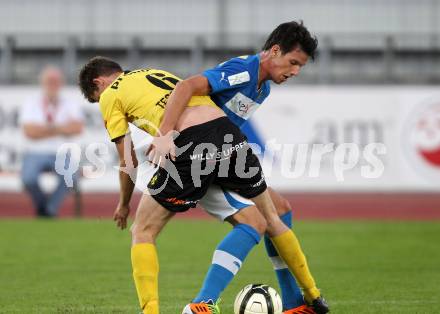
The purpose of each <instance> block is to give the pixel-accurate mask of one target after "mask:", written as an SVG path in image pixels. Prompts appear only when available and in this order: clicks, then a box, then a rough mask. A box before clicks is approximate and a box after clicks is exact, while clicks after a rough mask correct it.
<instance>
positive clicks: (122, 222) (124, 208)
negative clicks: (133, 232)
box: [113, 203, 130, 230]
mask: <svg viewBox="0 0 440 314" xmlns="http://www.w3.org/2000/svg"><path fill="white" fill-rule="evenodd" d="M129 214H130V207H129V206H128V205H122V204H120V203H119V204H118V207H116V210H115V213H114V214H113V220H114V221H116V225H117V226H118V228H121V230H124V229H125V228H127V218H128V215H129Z"/></svg>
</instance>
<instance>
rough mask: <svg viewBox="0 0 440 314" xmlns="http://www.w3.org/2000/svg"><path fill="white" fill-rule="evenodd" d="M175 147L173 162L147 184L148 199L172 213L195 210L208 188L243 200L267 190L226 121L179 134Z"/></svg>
mask: <svg viewBox="0 0 440 314" xmlns="http://www.w3.org/2000/svg"><path fill="white" fill-rule="evenodd" d="M175 144H176V155H177V156H176V160H175V161H171V160H169V159H167V162H166V164H165V166H164V167H163V168H162V167H161V168H159V169H158V170H157V171H156V173H155V174H154V175H153V177H152V178H151V180H150V182H149V184H148V189H149V193H150V194H151V196H152V197H153V198H154V199H155V200H156V201H157V202H158V203H160V204H161V205H162V206H163V207H165V208H166V209H168V210H170V211H172V212H183V211H186V210H188V209H189V208H191V207H195V206H196V205H197V202H198V201H199V200H200V199H201V198H202V197H203V196H204V195H205V194H206V192H207V190H208V188H209V186H210V185H211V184H217V185H220V186H221V187H222V188H224V189H228V190H231V191H234V192H236V193H238V194H239V195H241V196H243V197H245V198H252V197H255V196H257V195H259V194H261V193H263V192H264V191H265V190H266V188H267V186H266V182H265V180H264V175H263V171H262V169H261V165H260V162H259V160H258V158H257V156H255V155H254V153H253V152H252V149H251V148H250V147H249V145H248V143H247V140H246V137H245V136H244V135H243V134H242V133H241V131H240V129H239V128H238V127H237V126H236V125H235V124H233V123H232V122H231V121H230V120H229V119H228V118H226V117H222V118H218V119H215V120H212V121H209V122H206V123H203V124H199V125H195V126H192V127H189V128H187V129H185V130H183V131H182V132H181V133H180V135H179V136H178V137H177V138H176V140H175Z"/></svg>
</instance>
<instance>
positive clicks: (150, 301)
mask: <svg viewBox="0 0 440 314" xmlns="http://www.w3.org/2000/svg"><path fill="white" fill-rule="evenodd" d="M131 265H132V267H133V278H134V283H135V284H136V291H137V294H138V298H139V304H140V305H141V309H142V311H143V312H142V313H144V314H159V287H158V286H159V285H158V277H159V261H158V258H157V252H156V247H155V246H154V245H153V244H151V243H139V244H135V245H133V246H132V248H131Z"/></svg>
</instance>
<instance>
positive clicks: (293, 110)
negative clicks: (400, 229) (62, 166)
mask: <svg viewBox="0 0 440 314" xmlns="http://www.w3.org/2000/svg"><path fill="white" fill-rule="evenodd" d="M37 93H38V88H37V87H10V86H3V87H0V192H1V191H19V190H20V189H21V184H20V180H19V177H18V171H19V169H20V160H21V153H22V151H23V147H24V138H23V136H22V134H21V132H20V129H19V127H18V123H17V112H18V110H19V106H20V105H21V104H22V103H23V102H24V101H25V100H26V99H27V98H29V97H32V96H33V95H36V94H37ZM65 95H66V96H68V97H71V98H73V99H77V100H78V101H79V102H81V103H82V104H83V106H84V111H85V116H86V122H87V126H86V131H85V133H84V134H83V135H82V136H80V137H78V138H76V139H74V140H75V141H76V142H77V143H79V144H80V146H81V148H80V151H81V160H82V161H81V169H82V172H83V175H84V179H83V180H82V181H81V184H82V187H83V191H84V192H87V191H114V190H117V188H118V176H117V170H116V169H115V166H116V165H117V164H118V162H117V156H116V153H115V149H114V147H113V144H112V143H111V142H109V140H108V138H107V134H106V132H105V130H104V125H103V122H102V120H101V118H100V115H99V111H98V106H97V105H96V104H89V103H86V102H85V101H84V100H83V98H82V97H81V95H80V94H79V92H78V90H77V89H76V88H74V87H69V88H67V89H66V90H65ZM244 107H245V108H246V106H244ZM252 124H253V126H254V127H255V129H256V131H257V133H258V134H259V135H260V138H261V139H262V140H263V142H265V143H271V145H268V146H267V150H266V153H265V154H264V156H261V157H262V160H263V164H264V167H265V173H266V176H267V181H268V182H269V183H270V184H271V185H273V186H275V187H277V188H279V189H282V190H285V191H329V192H332V191H366V192H400V191H417V192H419V191H420V192H423V191H440V92H439V91H438V90H437V89H436V88H433V87H414V86H404V87H388V86H387V87H379V86H376V87H372V86H368V87H352V86H338V87H317V88H316V87H305V86H299V87H273V89H272V95H271V96H270V97H269V98H268V100H267V101H266V102H265V103H264V105H263V106H262V108H260V109H259V110H258V111H257V112H256V113H255V115H254V119H253V121H252ZM134 137H135V138H136V141H137V142H143V143H145V141H144V139H148V136H147V135H146V134H145V133H143V132H136V133H135V134H134ZM72 140H73V139H72ZM274 143H275V144H276V145H273V144H274ZM277 146H278V149H277ZM142 150H143V147H139V148H138V150H137V151H138V152H139V155H141V152H142ZM90 156H92V158H90ZM93 156H98V157H99V158H98V161H97V160H93ZM141 160H142V158H141ZM143 173H146V175H141V176H140V178H139V180H140V181H143V182H139V184H140V185H139V186H144V185H145V181H146V177H147V176H148V175H149V174H151V173H149V172H148V169H147V170H145V169H144V170H143ZM44 180H45V182H47V184H48V185H50V184H51V178H50V177H49V178H44Z"/></svg>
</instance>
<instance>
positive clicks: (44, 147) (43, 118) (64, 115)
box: [20, 94, 84, 154]
mask: <svg viewBox="0 0 440 314" xmlns="http://www.w3.org/2000/svg"><path fill="white" fill-rule="evenodd" d="M49 111H50V112H49ZM48 115H49V116H50V118H49V119H48ZM83 119H84V117H83V113H82V110H81V106H80V104H78V103H76V102H74V101H71V100H69V99H67V98H66V97H63V96H62V95H61V96H60V98H59V102H58V104H57V106H56V107H55V106H53V105H49V106H48V105H46V104H45V100H44V97H43V95H41V94H40V95H36V96H34V97H32V98H30V99H28V101H26V102H25V103H24V105H23V106H22V107H21V110H20V124H21V125H23V124H26V123H35V124H41V125H48V124H49V122H48V120H51V123H52V124H53V125H63V124H64V123H66V122H67V121H71V120H75V121H83ZM73 140H74V139H73V138H72V137H65V136H53V137H48V138H43V139H31V138H28V137H25V143H24V151H25V152H32V153H45V154H46V153H49V154H52V153H56V152H57V150H58V147H60V145H61V144H63V143H66V142H71V141H73Z"/></svg>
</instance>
